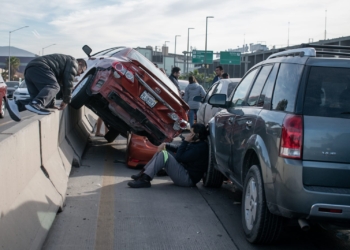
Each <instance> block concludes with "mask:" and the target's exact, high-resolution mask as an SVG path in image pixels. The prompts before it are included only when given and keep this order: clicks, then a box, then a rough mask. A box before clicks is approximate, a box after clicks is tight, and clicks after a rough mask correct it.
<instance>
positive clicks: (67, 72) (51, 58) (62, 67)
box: [24, 54, 78, 103]
mask: <svg viewBox="0 0 350 250" xmlns="http://www.w3.org/2000/svg"><path fill="white" fill-rule="evenodd" d="M30 67H43V68H47V69H50V70H51V71H52V72H53V73H54V74H55V76H56V79H57V82H58V83H59V85H60V86H61V91H62V95H63V102H65V103H69V102H70V100H71V95H72V88H73V80H74V77H75V76H76V75H77V73H78V62H77V61H76V60H75V58H74V57H72V56H68V55H62V54H52V55H46V56H40V57H37V58H35V59H33V60H32V61H30V62H29V63H28V65H27V67H26V69H25V71H26V70H27V69H28V68H30ZM25 71H24V74H25Z"/></svg>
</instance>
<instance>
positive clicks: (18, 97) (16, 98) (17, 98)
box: [13, 95, 30, 101]
mask: <svg viewBox="0 0 350 250" xmlns="http://www.w3.org/2000/svg"><path fill="white" fill-rule="evenodd" d="M13 99H15V100H16V101H18V100H28V99H30V95H13Z"/></svg>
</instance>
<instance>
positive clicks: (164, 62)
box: [163, 41, 170, 73]
mask: <svg viewBox="0 0 350 250" xmlns="http://www.w3.org/2000/svg"><path fill="white" fill-rule="evenodd" d="M166 43H170V42H169V41H165V44H164V47H165V48H164V55H163V60H164V71H165V73H166V68H165V54H166V53H165V49H166Z"/></svg>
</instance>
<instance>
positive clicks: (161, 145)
mask: <svg viewBox="0 0 350 250" xmlns="http://www.w3.org/2000/svg"><path fill="white" fill-rule="evenodd" d="M165 146H166V144H165V143H162V144H160V145H159V146H158V148H157V152H161V151H163V150H165Z"/></svg>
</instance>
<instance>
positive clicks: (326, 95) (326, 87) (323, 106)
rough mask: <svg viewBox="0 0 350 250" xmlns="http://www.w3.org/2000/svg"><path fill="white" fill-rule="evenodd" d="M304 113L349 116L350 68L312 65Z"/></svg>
mask: <svg viewBox="0 0 350 250" xmlns="http://www.w3.org/2000/svg"><path fill="white" fill-rule="evenodd" d="M304 115H310V116H323V117H339V118H349V117H350V69H348V68H331V67H312V68H311V69H310V74H309V78H308V82H307V87H306V92H305V99H304Z"/></svg>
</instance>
